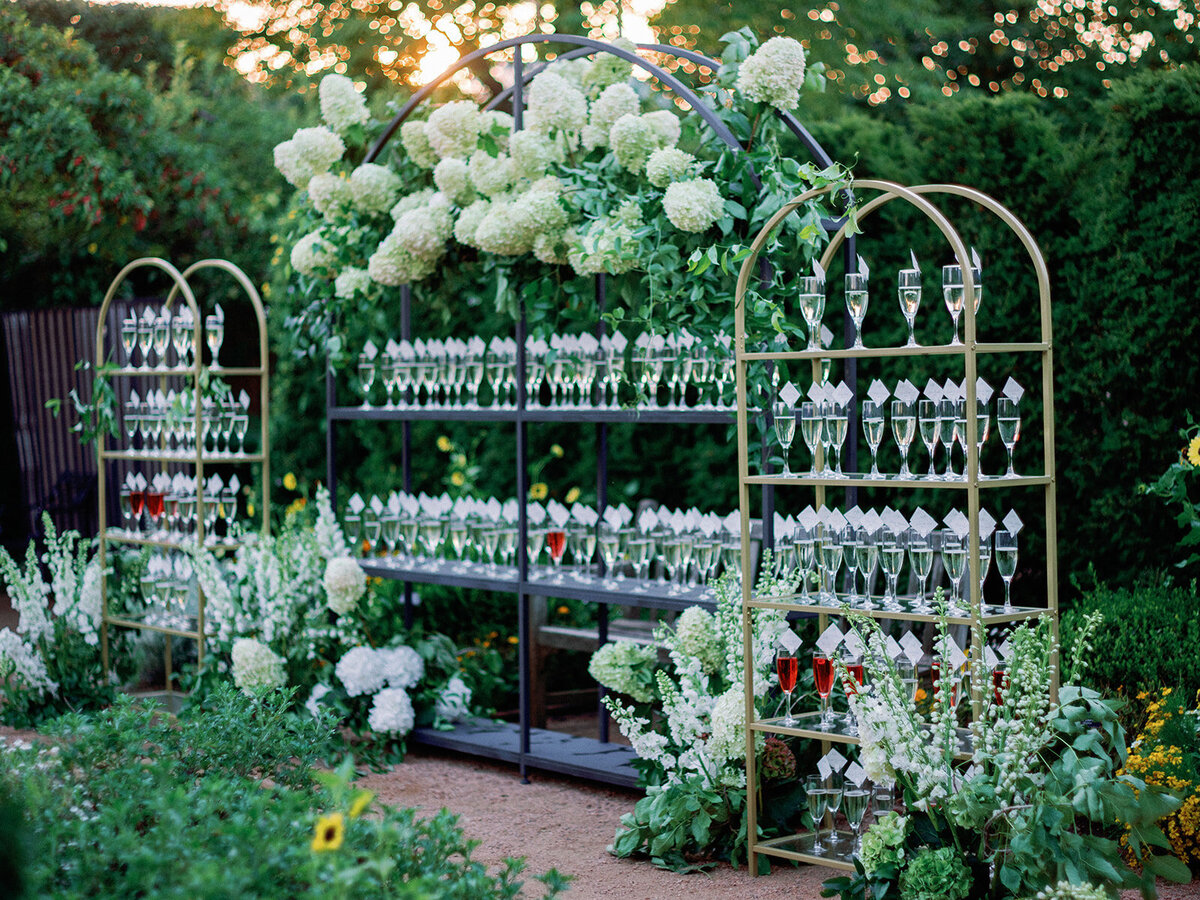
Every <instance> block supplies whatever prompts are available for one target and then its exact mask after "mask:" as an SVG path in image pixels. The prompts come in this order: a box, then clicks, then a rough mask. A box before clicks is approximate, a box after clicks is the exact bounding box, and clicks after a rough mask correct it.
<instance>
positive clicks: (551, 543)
mask: <svg viewBox="0 0 1200 900" xmlns="http://www.w3.org/2000/svg"><path fill="white" fill-rule="evenodd" d="M566 549H567V532H566V531H565V530H564V529H562V528H558V527H554V528H548V529H547V530H546V551H547V552H548V553H549V554H550V564H551V565H552V566H553V567H554V578H553V579H551V581H552V582H553V583H554V584H562V583H563V577H562V561H563V554H564V553H565V552H566ZM531 562H532V559H531Z"/></svg>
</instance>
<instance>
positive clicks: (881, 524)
mask: <svg viewBox="0 0 1200 900" xmlns="http://www.w3.org/2000/svg"><path fill="white" fill-rule="evenodd" d="M944 523H945V527H941V528H939V527H937V523H936V521H935V520H934V519H933V518H932V517H931V516H929V515H928V514H927V513H925V512H924V510H920V509H918V510H917V512H916V513H914V514H913V516H912V519H911V521H908V520H906V518H905V516H904V515H903V514H901V513H899V512H897V511H895V510H890V509H885V510H884V511H883V513H882V514H879V513H876V512H875V511H874V510H868V511H867V512H866V513H861V512H859V511H858V508H857V507H855V508H854V509H853V510H851V511H850V512H849V513H847V514H846V515H843V514H842V513H840V512H838V511H836V510H835V511H826V510H822V511H821V512H816V511H813V510H812V509H811V507H809V508H808V509H806V510H805V511H804V513H802V514H801V517H800V521H799V522H793V521H792V520H790V519H788V520H785V524H783V525H779V524H777V525H776V554H775V557H774V565H775V567H776V572H777V574H778V575H780V576H783V577H792V576H796V577H798V579H799V585H798V586H799V588H800V591H799V593H798V595H797V596H796V597H795V602H798V603H801V604H804V605H819V606H840V605H841V604H843V603H844V604H846V605H847V606H849V607H851V608H856V609H880V610H885V611H888V612H912V613H918V614H921V615H932V614H933V613H934V612H935V609H934V607H933V605H932V603H931V602H930V601H931V593H927V587H928V588H929V591H930V592H932V590H933V589H934V588H936V584H930V583H929V582H930V576H931V573H932V572H933V563H934V559H935V557H937V556H940V558H941V561H942V570H943V572H944V573H945V575H946V577H947V578H948V579H949V583H950V590H951V594H950V600H949V613H950V615H956V616H959V615H966V614H967V613H966V610H965V609H964V608H963V605H962V602H963V601H964V599H966V598H980V597H982V596H983V587H984V584H985V583H986V581H987V577H988V574H989V572H990V570H991V564H992V559H993V557H994V558H995V560H996V571H997V573H998V574H999V576H1000V579H1001V580H1002V581H1003V582H1004V605H1003V606H999V607H997V608H996V610H995V611H998V612H1004V613H1010V612H1012V611H1013V607H1012V580H1013V577H1014V575H1015V574H1016V569H1017V554H1018V539H1017V535H1018V533H1019V532H1020V530H1021V528H1022V527H1023V526H1022V522H1021V519H1020V517H1019V516H1018V515H1017V514H1016V512H1015V511H1011V510H1010V511H1009V513H1008V515H1006V516H1005V518H1004V521H1003V523H1000V524H1001V525H1002V526H1003V527H997V523H996V521H995V519H994V518H993V517H992V516H991V515H990V514H989V513H988V512H987V511H986V510H981V511H980V523H979V584H978V586H977V589H976V590H971V588H970V586H969V585H968V586H967V588H966V590H964V588H963V581H964V579H965V578H966V574H967V569H968V555H969V551H970V539H969V533H968V523H967V518H966V516H965V515H963V514H962V512H960V511H958V510H954V511H952V512H951V513H950V514H949V515H947V516H946V518H945V520H944ZM906 557H907V560H908V563H909V566H910V567H911V572H912V575H913V576H914V577H915V578H916V580H917V582H918V587H917V591H916V593H915V594H914V595H913V596H911V597H904V598H902V597H901V596H900V595H899V591H898V583H899V578H900V574H901V573H902V572H903V570H904V563H905V559H906ZM843 570H844V579H843V582H844V583H843V590H842V591H839V590H838V589H837V585H838V574H839V572H842V571H843ZM879 572H882V574H883V577H884V590H883V593H882V594H881V595H878V596H876V595H875V594H874V593H873V587H872V586H873V584H874V582H875V577H876V574H877V573H879ZM859 576H861V577H862V580H863V588H862V591H861V592H860V590H859V581H858V579H859Z"/></svg>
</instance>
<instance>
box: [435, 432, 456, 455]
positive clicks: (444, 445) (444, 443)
mask: <svg viewBox="0 0 1200 900" xmlns="http://www.w3.org/2000/svg"><path fill="white" fill-rule="evenodd" d="M453 446H454V445H453V444H452V443H450V438H448V437H446V436H445V435H444V434H443V435H439V436H438V439H437V448H438V449H439V450H441V451H442V452H443V453H449V452H450V450H451V448H452V447H453Z"/></svg>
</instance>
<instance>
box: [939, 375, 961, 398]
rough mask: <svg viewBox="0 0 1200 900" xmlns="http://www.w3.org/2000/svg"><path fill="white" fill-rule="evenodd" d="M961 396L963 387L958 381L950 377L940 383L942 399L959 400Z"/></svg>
mask: <svg viewBox="0 0 1200 900" xmlns="http://www.w3.org/2000/svg"><path fill="white" fill-rule="evenodd" d="M962 398H963V389H962V387H960V386H959V384H958V382H956V381H954V380H953V379H951V378H947V379H946V383H945V384H944V385H942V399H943V400H961V399H962Z"/></svg>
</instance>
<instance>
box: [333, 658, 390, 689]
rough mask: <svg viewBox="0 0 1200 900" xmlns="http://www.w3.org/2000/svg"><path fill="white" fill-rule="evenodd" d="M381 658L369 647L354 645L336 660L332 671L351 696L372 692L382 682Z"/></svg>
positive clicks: (381, 684)
mask: <svg viewBox="0 0 1200 900" xmlns="http://www.w3.org/2000/svg"><path fill="white" fill-rule="evenodd" d="M381 663H382V660H381V659H380V658H379V656H378V654H377V653H376V652H375V651H374V650H372V649H371V648H370V647H355V648H354V649H353V650H349V651H347V652H346V654H345V655H344V656H342V658H341V659H339V660H338V664H337V666H336V667H335V668H334V673H335V674H336V675H337V677H338V680H339V681H340V682H341V683H342V685H343V687H345V688H346V693H347V694H348V695H349V696H351V697H359V696H361V695H363V694H373V693H375V692H376V691H377V690H379V689H380V688H381V687H383V682H384V671H383V666H382V664H381Z"/></svg>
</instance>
